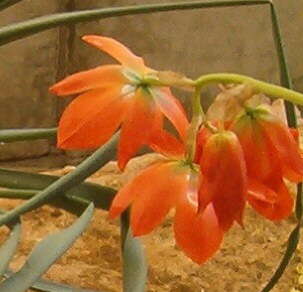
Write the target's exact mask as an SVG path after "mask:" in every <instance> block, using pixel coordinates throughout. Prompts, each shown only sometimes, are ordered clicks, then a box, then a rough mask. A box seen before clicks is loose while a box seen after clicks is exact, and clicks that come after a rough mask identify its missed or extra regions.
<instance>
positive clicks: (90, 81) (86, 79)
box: [49, 65, 126, 95]
mask: <svg viewBox="0 0 303 292" xmlns="http://www.w3.org/2000/svg"><path fill="white" fill-rule="evenodd" d="M121 70H122V67H121V66H120V65H105V66H100V67H97V68H95V69H91V70H87V71H82V72H79V73H76V74H73V75H71V76H68V77H66V78H65V79H63V80H62V81H60V82H58V83H56V84H55V85H53V86H52V87H51V88H50V89H49V90H50V92H52V93H54V94H56V95H70V94H75V93H80V92H83V91H86V90H89V89H95V88H105V87H109V86H119V85H122V84H123V83H125V82H126V78H125V77H124V75H123V74H122V72H121Z"/></svg>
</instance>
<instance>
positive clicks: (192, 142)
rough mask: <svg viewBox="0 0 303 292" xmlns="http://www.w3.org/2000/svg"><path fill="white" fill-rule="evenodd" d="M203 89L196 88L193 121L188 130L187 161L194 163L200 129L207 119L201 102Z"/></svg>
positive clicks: (193, 100) (192, 103)
mask: <svg viewBox="0 0 303 292" xmlns="http://www.w3.org/2000/svg"><path fill="white" fill-rule="evenodd" d="M200 96H201V87H200V86H196V88H195V92H194V94H193V96H192V98H191V106H192V120H191V123H190V126H189V129H188V134H187V139H186V160H187V161H188V162H192V161H193V160H194V158H195V153H196V140H197V134H198V131H199V127H200V125H201V124H202V122H203V120H204V119H205V114H204V111H203V109H202V106H201V101H200Z"/></svg>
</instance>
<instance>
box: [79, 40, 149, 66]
mask: <svg viewBox="0 0 303 292" xmlns="http://www.w3.org/2000/svg"><path fill="white" fill-rule="evenodd" d="M82 40H84V41H85V42H87V43H88V44H90V45H92V46H94V47H96V48H98V49H100V50H102V51H103V52H106V53H107V54H109V55H110V56H112V57H113V58H115V59H116V60H117V61H119V62H120V63H121V64H122V65H123V66H126V67H130V68H132V69H134V70H139V71H145V69H146V67H145V65H144V61H143V59H142V58H141V57H138V56H136V55H135V54H133V53H132V52H131V51H130V50H129V49H128V48H127V47H125V46H124V45H123V44H121V43H120V42H118V41H116V40H114V39H112V38H108V37H102V36H98V35H86V36H83V37H82Z"/></svg>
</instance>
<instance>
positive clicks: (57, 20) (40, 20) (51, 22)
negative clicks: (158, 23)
mask: <svg viewBox="0 0 303 292" xmlns="http://www.w3.org/2000/svg"><path fill="white" fill-rule="evenodd" d="M12 1H13V0H11V2H12ZM269 3H270V1H269V0H236V1H230V0H221V1H213V0H202V1H186V2H176V3H159V4H145V5H133V6H124V7H110V8H100V9H92V10H84V11H74V12H65V13H56V14H52V15H46V16H41V17H37V18H33V19H30V20H25V21H23V22H19V23H14V24H10V25H7V26H5V27H2V28H0V46H1V45H4V44H6V43H9V42H12V41H14V40H17V39H20V38H23V37H26V36H29V35H33V34H35V33H38V32H40V31H44V30H46V29H50V28H54V27H57V26H59V25H63V24H71V23H79V22H85V21H93V20H97V19H103V18H108V17H115V16H123V15H136V14H144V13H153V12H161V11H174V10H188V9H197V8H201V9H202V8H212V7H232V6H254V5H268V4H269Z"/></svg>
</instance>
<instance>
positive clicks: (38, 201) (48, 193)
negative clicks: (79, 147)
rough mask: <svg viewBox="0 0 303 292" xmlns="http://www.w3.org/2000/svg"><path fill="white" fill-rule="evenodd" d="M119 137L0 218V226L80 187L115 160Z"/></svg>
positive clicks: (116, 136)
mask: <svg viewBox="0 0 303 292" xmlns="http://www.w3.org/2000/svg"><path fill="white" fill-rule="evenodd" d="M118 136H119V135H118V133H117V134H115V135H114V136H113V137H112V138H111V140H110V141H108V142H107V143H106V144H105V145H103V146H102V147H101V148H99V149H98V150H97V151H95V152H94V153H93V154H92V155H91V156H90V157H88V158H87V159H85V160H84V161H83V162H82V163H80V164H79V165H78V167H77V168H76V169H75V170H74V171H72V172H70V173H68V174H66V175H65V176H62V177H60V178H59V179H58V180H56V181H55V182H54V183H52V184H51V185H49V186H48V187H47V188H46V189H44V190H42V191H41V192H40V193H39V194H38V195H36V196H34V197H33V198H31V199H30V200H28V201H26V202H25V203H23V204H22V205H20V206H18V207H16V208H15V209H13V210H11V211H9V212H7V213H6V214H5V215H2V216H1V217H0V226H1V225H3V224H6V223H8V222H10V221H11V220H15V219H16V218H18V217H19V216H20V215H21V214H23V213H25V212H28V211H30V210H33V209H35V208H37V207H40V206H41V205H43V204H44V203H46V202H47V201H50V200H51V199H53V198H55V197H57V196H59V195H60V194H61V195H62V194H64V192H66V191H68V190H70V189H71V188H72V187H75V186H77V185H79V184H80V183H81V182H82V181H83V180H85V179H86V178H87V177H89V176H90V175H92V174H93V173H94V172H96V171H97V170H98V169H100V168H101V167H102V166H103V165H104V164H106V163H107V162H109V161H110V160H111V159H113V158H114V156H115V153H116V145H117V141H118Z"/></svg>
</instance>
